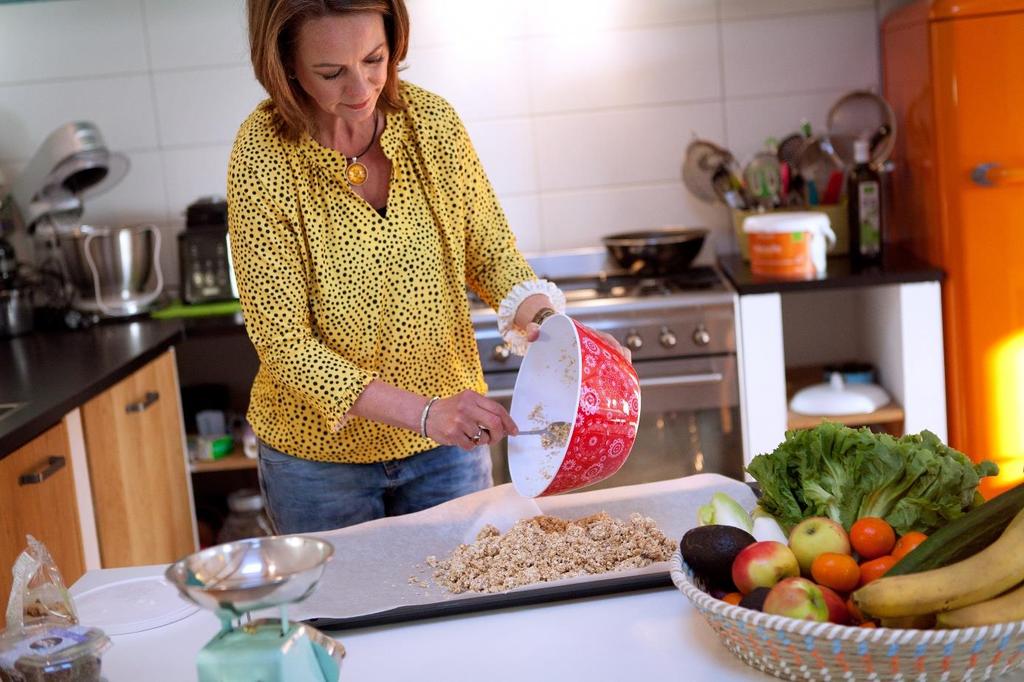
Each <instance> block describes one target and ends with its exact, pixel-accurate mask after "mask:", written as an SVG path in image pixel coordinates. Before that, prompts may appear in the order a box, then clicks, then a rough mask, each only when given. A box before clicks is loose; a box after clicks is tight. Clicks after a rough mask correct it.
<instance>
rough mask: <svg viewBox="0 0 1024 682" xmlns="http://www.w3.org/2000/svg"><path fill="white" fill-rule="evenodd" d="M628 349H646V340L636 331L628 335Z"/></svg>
mask: <svg viewBox="0 0 1024 682" xmlns="http://www.w3.org/2000/svg"><path fill="white" fill-rule="evenodd" d="M626 347H627V348H629V349H630V350H631V351H638V350H640V349H641V348H643V347H644V340H643V339H642V338H640V335H639V334H637V333H636V332H635V331H630V332H629V333H628V334H626Z"/></svg>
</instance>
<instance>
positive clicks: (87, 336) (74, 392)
mask: <svg viewBox="0 0 1024 682" xmlns="http://www.w3.org/2000/svg"><path fill="white" fill-rule="evenodd" d="M183 333H184V327H183V326H182V324H181V322H180V321H178V320H173V321H160V320H149V319H142V320H136V321H130V322H107V323H104V324H100V325H97V326H95V327H92V328H91V329H87V330H82V331H67V332H63V331H62V332H46V333H43V332H36V333H33V334H28V335H26V336H20V337H17V338H13V339H0V404H3V403H23V405H21V406H20V407H19V408H18V409H15V410H13V411H11V412H8V413H6V414H0V459H3V458H4V457H6V456H7V455H8V454H10V453H11V452H13V451H14V450H16V449H18V448H19V447H21V446H22V445H24V444H25V443H27V442H29V441H30V440H32V439H33V438H35V437H36V436H38V435H39V434H41V433H43V432H44V431H46V430H47V429H48V428H50V427H52V426H53V425H55V424H56V423H57V422H59V421H60V420H61V419H62V418H63V417H64V415H65V414H67V413H68V412H70V411H71V410H72V409H74V408H75V407H77V406H79V405H81V404H83V403H85V402H86V401H87V400H89V399H90V398H92V397H93V396H95V395H97V394H99V393H100V392H102V391H104V390H106V389H107V388H109V387H110V386H113V385H114V384H116V383H117V382H118V381H120V380H121V379H123V378H125V377H126V376H128V375H129V374H131V373H132V372H134V371H135V370H137V369H139V368H140V367H142V366H143V365H145V364H146V363H148V362H149V361H151V360H153V359H154V358H156V357H157V356H159V355H160V354H161V353H163V352H164V351H165V350H167V349H168V348H170V347H171V346H172V345H174V344H176V343H178V342H179V341H180V340H181V339H182V338H183Z"/></svg>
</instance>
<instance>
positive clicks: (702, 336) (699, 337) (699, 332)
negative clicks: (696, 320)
mask: <svg viewBox="0 0 1024 682" xmlns="http://www.w3.org/2000/svg"><path fill="white" fill-rule="evenodd" d="M693 342H694V343H695V344H697V345H698V346H706V345H708V344H709V343H711V334H710V333H708V330H707V329H706V328H705V327H704V325H698V326H697V329H696V330H694V332H693Z"/></svg>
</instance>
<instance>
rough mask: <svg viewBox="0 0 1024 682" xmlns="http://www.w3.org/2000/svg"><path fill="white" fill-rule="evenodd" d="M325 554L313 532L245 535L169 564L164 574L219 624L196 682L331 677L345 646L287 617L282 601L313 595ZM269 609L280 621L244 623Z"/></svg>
mask: <svg viewBox="0 0 1024 682" xmlns="http://www.w3.org/2000/svg"><path fill="white" fill-rule="evenodd" d="M332 554H334V548H333V547H332V546H331V545H330V544H329V543H327V542H324V541H323V540H319V539H317V538H312V537H306V536H301V535H288V536H274V537H265V538H250V539H247V540H239V541H238V542H229V543H227V544H223V545H217V546H215V547H210V548H208V549H205V550H203V551H201V552H197V553H196V554H191V555H189V556H187V557H185V558H184V559H182V560H180V561H178V562H177V563H175V564H173V565H172V566H171V567H170V568H168V569H167V573H166V575H167V579H168V580H169V581H170V582H171V583H173V584H174V585H176V586H177V588H178V590H179V591H180V592H181V594H182V595H183V596H184V597H185V598H187V599H189V600H190V601H193V602H195V603H196V604H198V605H199V606H201V607H203V608H205V609H210V610H211V611H214V612H215V613H216V614H217V616H218V617H219V618H220V621H221V630H220V632H219V633H217V636H216V637H214V638H213V639H212V640H210V642H209V643H207V645H206V646H205V647H203V649H202V650H201V651H200V652H199V657H198V661H197V667H198V670H199V680H200V682H214V681H217V682H249V681H251V680H262V681H265V682H291V681H293V680H315V681H321V680H322V681H324V682H327V681H330V682H334V680H337V679H338V675H339V673H340V668H341V660H342V658H343V657H344V656H345V649H344V647H342V646H341V644H340V643H338V642H336V641H334V640H333V639H331V638H330V637H328V636H326V635H324V634H323V633H321V632H320V631H319V630H317V629H316V628H313V627H310V626H309V625H305V624H303V623H292V622H290V621H289V620H288V618H287V607H288V604H292V603H297V602H300V601H302V600H304V599H306V598H307V597H308V596H309V595H311V594H312V593H313V591H314V590H315V589H316V586H317V583H318V582H319V580H320V576H321V575H322V574H323V571H324V566H325V565H326V564H327V561H328V560H329V559H330V558H331V555H332ZM271 607H278V608H279V609H280V613H281V617H280V620H278V619H274V618H268V619H260V620H251V618H250V616H249V614H250V612H252V611H258V610H260V609H266V608H271ZM243 617H244V620H245V622H244V623H243Z"/></svg>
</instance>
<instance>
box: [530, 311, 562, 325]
mask: <svg viewBox="0 0 1024 682" xmlns="http://www.w3.org/2000/svg"><path fill="white" fill-rule="evenodd" d="M557 314H558V313H556V312H555V311H554V310H552V309H551V308H541V309H540V310H538V311H537V314H536V315H534V316H533V319H532V320H530V322H533V323H534V324H536V325H541V324H543V323H544V320H546V319H548V318H549V317H551V316H552V315H557Z"/></svg>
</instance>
